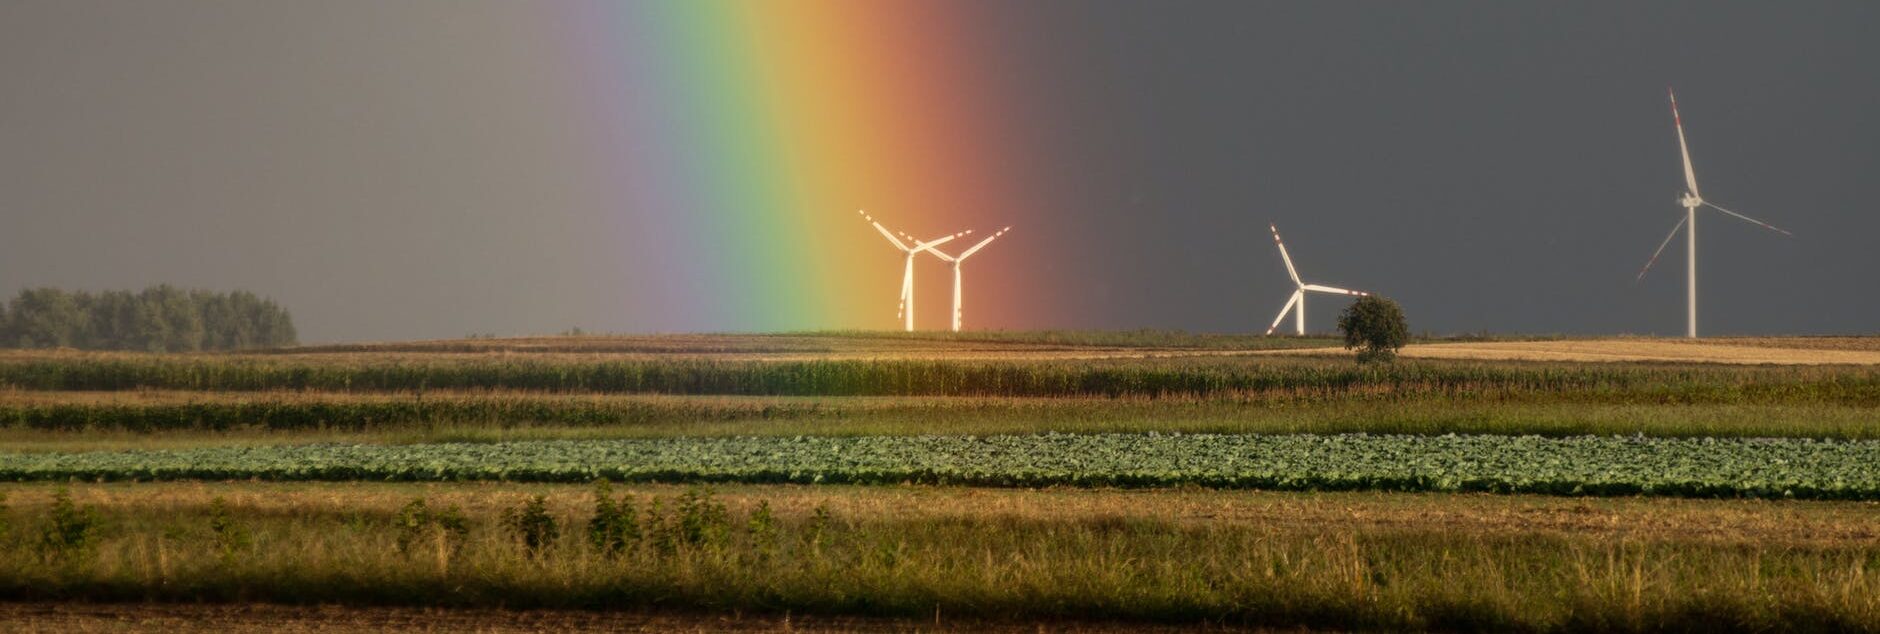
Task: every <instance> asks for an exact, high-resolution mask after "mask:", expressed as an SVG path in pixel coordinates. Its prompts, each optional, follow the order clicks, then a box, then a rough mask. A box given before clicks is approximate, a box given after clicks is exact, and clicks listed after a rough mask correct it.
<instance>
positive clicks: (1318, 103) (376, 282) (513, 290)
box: [0, 1, 1880, 341]
mask: <svg viewBox="0 0 1880 634" xmlns="http://www.w3.org/2000/svg"><path fill="white" fill-rule="evenodd" d="M991 6H992V7H993V9H992V10H989V11H986V12H982V13H984V14H985V15H987V16H989V18H990V19H988V21H987V22H986V23H985V24H982V25H979V27H980V28H981V29H983V31H982V35H983V37H984V38H985V40H986V41H987V42H989V43H991V44H990V45H992V46H996V47H997V50H1000V51H1007V52H1008V53H1007V59H1006V60H1005V61H1007V62H1009V63H1007V64H1004V65H1001V66H1000V67H998V68H988V69H985V72H987V73H993V74H997V75H998V77H997V80H998V81H999V82H1002V83H1004V84H1007V85H1015V86H1023V87H1025V88H1024V92H1025V93H1027V94H1028V95H1031V96H1032V98H1028V99H1025V100H1023V101H1022V103H1021V104H1020V106H1021V108H1020V109H1019V110H1017V111H1015V112H1014V114H1013V116H1015V117H1016V118H1017V119H1018V122H1017V123H1018V124H1019V125H1017V126H1015V128H1016V129H1019V130H1022V131H1023V132H1021V134H1022V135H1023V137H1022V138H1020V139H1016V140H1015V141H1017V142H1021V143H1024V144H1026V146H1027V147H1030V148H1032V150H1033V152H1032V154H1033V155H1035V156H1040V157H1045V159H1046V160H1045V161H1044V163H1043V164H1041V165H1038V166H1035V167H1034V168H1032V169H1031V170H1030V173H1031V174H1033V175H1035V176H1037V178H1038V182H1037V183H1036V186H1037V187H1039V188H1044V189H1045V190H1047V191H1049V192H1050V195H1048V196H1044V197H1042V198H1043V199H1047V200H1055V201H1061V204H1059V205H1056V206H1054V207H1053V208H1048V209H1039V210H1035V212H1034V213H1032V214H1031V215H1029V216H1027V217H1024V218H1022V219H1021V222H1020V224H1022V225H1023V226H1025V227H1028V228H1031V231H1032V233H1031V235H1033V236H1037V238H1035V239H1041V240H1042V239H1049V240H1057V241H1063V242H1066V243H1068V244H1070V245H1072V246H1070V247H1062V246H1060V247H1058V248H1052V249H1049V251H1050V252H1052V253H1054V254H1059V255H1060V256H1061V257H1057V258H1054V259H1052V260H1050V261H1032V260H1026V259H1024V257H1023V256H1012V258H1013V259H1012V260H1011V261H1010V262H1009V264H1010V265H1013V266H1018V265H1026V266H1037V267H1043V268H1044V269H1045V271H1044V272H1043V273H1042V274H1040V275H1039V276H1038V277H1039V278H1040V279H1047V280H1054V283H1055V284H1060V285H1063V286H1064V287H1065V288H1061V289H1058V290H1057V291H1056V292H1057V293H1058V294H1059V295H1060V296H1062V297H1063V298H1064V299H1063V302H1064V310H1063V311H1062V316H1061V319H1059V320H1057V321H1055V322H1054V323H1016V322H1010V321H1009V320H1008V323H995V324H991V325H994V326H1007V327H1100V328H1135V327H1166V328H1185V329H1190V330H1209V331H1229V330H1231V331H1246V330H1260V329H1264V328H1265V326H1266V324H1267V322H1268V321H1270V320H1271V319H1272V316H1273V314H1274V313H1275V312H1276V311H1277V310H1278V309H1279V306H1280V304H1281V303H1282V302H1283V301H1284V300H1285V297H1286V294H1287V293H1288V292H1290V284H1289V282H1288V281H1287V280H1286V278H1285V273H1284V270H1283V269H1282V268H1281V266H1280V263H1279V260H1278V256H1277V255H1276V253H1275V252H1274V250H1273V248H1272V245H1271V241H1270V239H1269V238H1268V237H1267V234H1266V224H1267V223H1268V222H1276V223H1278V224H1279V226H1280V229H1281V231H1282V232H1283V233H1284V235H1285V237H1286V239H1287V244H1288V247H1289V248H1290V249H1291V250H1292V252H1293V254H1294V257H1295V260H1296V262H1297V263H1298V264H1299V265H1300V267H1301V269H1302V273H1304V274H1305V275H1306V276H1307V277H1308V278H1310V279H1309V280H1308V281H1318V282H1323V283H1326V284H1335V285H1349V286H1354V287H1359V288H1366V289H1374V290H1378V291H1380V292H1383V293H1384V294H1387V295H1389V296H1392V297H1394V298H1396V299H1398V300H1399V301H1401V302H1402V303H1403V304H1404V306H1405V309H1406V312H1407V313H1408V314H1409V315H1410V316H1411V320H1412V327H1413V328H1414V329H1416V330H1419V331H1430V332H1439V333H1448V332H1473V331H1482V330H1487V331H1493V332H1561V333H1621V332H1629V333H1658V334H1679V333H1681V331H1682V327H1683V303H1684V295H1683V275H1684V265H1683V258H1684V251H1683V248H1682V239H1680V240H1679V241H1678V242H1677V243H1674V244H1673V246H1672V247H1671V248H1669V249H1668V250H1667V252H1666V255H1665V256H1664V259H1662V260H1661V261H1660V262H1659V265H1658V268H1656V269H1654V271H1653V273H1652V275H1651V276H1649V277H1647V278H1646V280H1645V281H1644V282H1643V283H1638V284H1635V283H1634V282H1633V276H1634V274H1635V273H1636V272H1637V271H1638V269H1639V267H1640V266H1641V265H1642V264H1643V263H1644V261H1645V259H1646V258H1647V257H1648V256H1649V255H1650V253H1651V251H1652V249H1653V248H1654V247H1656V246H1657V245H1658V243H1659V241H1660V240H1661V239H1663V238H1664V235H1665V233H1666V232H1667V231H1669V230H1670V229H1671V226H1672V224H1673V223H1675V222H1676V220H1677V218H1678V216H1679V214H1681V213H1682V210H1681V208H1679V207H1677V206H1676V203H1675V202H1674V201H1675V199H1676V197H1677V195H1678V193H1679V191H1680V190H1681V189H1682V185H1681V175H1680V171H1679V166H1678V162H1677V161H1678V159H1677V154H1676V139H1675V137H1674V136H1673V131H1672V129H1671V120H1670V115H1669V112H1668V108H1667V106H1666V103H1665V88H1666V86H1667V85H1671V86H1675V87H1676V88H1677V90H1678V96H1679V101H1680V105H1681V106H1682V108H1683V111H1684V117H1685V123H1686V126H1687V130H1686V131H1687V133H1688V134H1689V135H1690V142H1691V145H1692V150H1693V154H1694V157H1693V158H1694V160H1695V162H1696V165H1697V171H1698V178H1699V182H1700V185H1702V186H1703V189H1704V193H1705V196H1706V198H1708V199H1710V200H1712V201H1714V202H1717V203H1719V204H1722V205H1724V206H1726V207H1730V208H1732V209H1735V210H1737V211H1741V212H1743V213H1747V214H1749V215H1751V216H1755V217H1758V218H1761V219H1763V220H1765V221H1768V222H1770V223H1772V224H1775V225H1777V226H1781V227H1784V228H1787V229H1789V230H1791V231H1793V232H1794V233H1795V236H1794V237H1785V236H1780V235H1776V234H1773V233H1769V232H1767V231H1764V230H1762V229H1759V228H1756V227H1754V226H1751V225H1748V224H1746V223H1742V222H1740V221H1737V220H1734V219H1730V218H1728V217H1726V216H1723V215H1721V214H1716V213H1705V214H1703V215H1700V225H1699V240H1700V244H1699V247H1700V257H1701V259H1700V265H1701V266H1700V270H1701V273H1702V282H1703V286H1702V287H1701V289H1700V292H1701V295H1700V297H1701V299H1702V304H1701V311H1702V318H1703V322H1702V327H1703V329H1704V331H1705V333H1706V334H1725V333H1769V334H1774V333H1873V332H1875V331H1877V330H1880V328H1877V327H1876V326H1877V325H1880V294H1876V293H1874V292H1873V291H1874V289H1875V287H1876V284H1875V282H1874V281H1873V279H1874V274H1875V273H1876V272H1880V248H1876V246H1875V243H1876V238H1877V237H1880V215H1876V214H1875V212H1874V204H1873V203H1872V202H1871V199H1870V196H1871V195H1872V194H1873V193H1874V192H1875V190H1876V184H1875V182H1874V181H1875V179H1874V178H1873V175H1874V174H1875V173H1876V169H1880V151H1877V150H1876V141H1880V82H1876V80H1875V77H1876V76H1880V73H1876V72H1875V71H1876V68H1877V67H1880V37H1875V34H1876V33H1880V4H1876V3H1871V2H1859V3H1857V2H1847V3H1814V2H1805V3H1771V2H1755V3H1737V2H1731V3H1714V2H1703V3H1667V2H1651V3H1646V2H1616V3H1577V4H1566V3H1547V4H1529V3H1500V2H1468V3H1458V2H1444V3H1398V2H1383V3H1342V2H1340V3H1335V2H1312V3H1285V4H1271V3H1250V2H1233V3H1226V2H1221V3H1214V2H1177V3H1169V2H1135V3H1122V2H1058V1H1054V2H1001V3H996V4H993V5H991ZM526 10H527V9H522V8H518V6H516V5H506V4H501V3H496V4H484V3H471V2H399V3H389V4H388V3H266V2H262V3H197V2H141V3H132V2H106V3H93V2H39V1H25V2H21V1H14V2H7V3H4V4H0V90H3V91H4V92H3V93H0V292H5V293H7V294H9V295H10V294H11V293H13V292H16V291H17V290H18V289H19V288H21V287H25V286H37V285H56V286H65V287H72V288H89V289H100V288H127V287H141V286H143V285H146V284H150V283H155V282H159V281H168V282H173V283H177V284H181V285H185V286H194V287H208V288H232V287H243V288H248V289H251V290H255V291H257V292H260V293H263V294H267V295H271V296H273V297H275V298H277V299H279V300H281V301H282V302H283V303H285V304H286V305H287V306H288V307H289V308H290V309H291V310H292V311H293V312H294V314H295V316H296V319H297V321H298V322H299V324H300V326H301V330H302V333H303V335H304V337H303V338H304V339H306V340H309V341H331V340H350V339H397V338H417V337H452V336H459V335H462V334H465V333H468V332H493V333H498V334H525V333H541V332H554V331H558V330H560V329H562V328H565V327H567V326H569V325H575V324H578V325H580V326H582V327H584V328H587V329H589V330H605V331H642V330H651V329H660V330H671V329H674V328H673V324H649V323H635V322H634V321H633V319H632V318H631V317H629V316H624V315H619V314H616V313H615V312H613V311H611V310H610V307H613V306H615V305H617V302H614V301H610V300H608V299H606V298H604V297H600V296H601V295H604V294H605V292H606V288H604V287H603V286H601V285H600V282H598V281H597V282H594V283H583V280H584V279H586V277H584V273H583V271H586V270H590V269H591V268H592V267H595V266H604V265H606V264H607V263H608V262H611V260H608V259H606V258H602V257H599V256H597V255H593V254H592V252H593V251H598V250H602V249H605V248H607V246H608V245H606V244H605V243H604V242H603V241H601V240H599V239H595V240H593V241H592V242H582V241H580V240H575V241H572V242H571V241H570V240H569V238H568V236H571V235H572V236H579V235H583V234H584V233H589V232H586V231H584V227H586V226H587V225H588V224H589V223H593V222H595V218H596V217H597V215H598V214H600V213H602V212H601V211H600V210H597V209H595V208H594V206H595V205H597V204H599V203H598V202H596V201H593V200H589V199H587V198H584V197H582V196H578V195H573V194H569V193H567V192H569V191H581V190H583V189H584V186H583V184H582V183H580V182H579V181H580V179H582V178H600V177H601V176H598V175H591V174H587V173H586V172H584V171H582V170H581V169H577V168H575V167H572V166H568V165H561V164H557V162H556V160H557V159H556V157H557V156H558V153H557V152H556V151H555V148H557V147H560V146H561V145H563V144H565V143H567V142H568V140H569V139H570V138H573V137H578V136H580V135H581V134H583V132H582V131H581V130H579V129H568V128H567V127H566V126H565V125H564V123H565V122H556V121H542V122H534V121H532V120H531V117H539V116H541V115H540V111H539V110H532V109H530V108H529V107H527V104H528V102H529V99H528V95H529V94H530V91H531V89H536V88H540V89H543V90H546V89H547V88H546V87H544V86H535V85H532V84H531V83H530V82H531V80H530V79H528V78H529V77H531V76H532V73H531V72H530V69H536V68H542V67H547V66H550V65H552V63H551V62H550V61H547V60H546V58H547V57H549V56H552V55H553V54H554V53H553V52H552V51H545V50H542V47H541V46H539V42H532V41H529V40H527V39H522V38H520V36H513V34H512V30H508V29H504V28H500V27H501V25H502V24H504V23H505V22H506V21H511V20H515V19H517V18H518V17H520V14H521V13H522V12H524V11H526ZM495 76H500V77H503V78H504V79H503V81H501V82H486V81H479V79H480V78H483V77H495ZM543 81H546V80H543ZM331 91H342V92H343V93H344V94H345V95H347V98H346V99H345V100H343V101H335V100H332V99H325V100H320V99H315V98H314V97H316V96H318V95H322V94H325V93H328V92H331ZM205 95H206V97H205ZM440 95H443V96H444V98H445V99H447V101H448V102H449V103H451V104H453V107H450V108H436V107H433V104H434V103H435V102H436V100H437V99H438V98H439V96H440ZM310 103H315V104H319V105H318V107H317V108H315V107H313V106H310V105H309V104H310ZM310 109H311V110H310ZM360 112H366V113H370V116H369V117H366V118H365V120H366V121H368V122H369V124H367V125H360V124H358V121H359V118H358V117H357V116H356V115H358V114H359V113H360ZM349 117H351V119H349ZM492 117H494V118H498V119H501V120H504V121H506V122H508V123H510V124H511V125H502V126H487V125H482V124H481V122H486V121H489V120H490V119H491V118H492ZM342 120H346V121H351V122H352V123H350V124H348V125H345V126H336V125H328V124H331V123H332V122H335V121H342ZM284 122H285V123H287V124H285V125H284ZM323 122H325V123H323ZM283 153H291V154H292V155H293V156H294V157H295V160H293V161H282V160H280V159H279V157H280V155H282V154H283ZM387 174H397V175H399V177H398V178H392V177H389V176H387ZM519 208H526V209H528V210H529V211H528V212H527V213H526V214H522V213H517V212H515V211H512V210H515V209H519ZM365 209H373V210H386V209H390V210H394V211H390V212H385V213H378V212H373V213H368V212H366V211H363V210H365ZM1023 235H1027V234H1014V239H1015V241H1016V238H1018V237H1020V236H1023ZM1047 236H1048V237H1047ZM1011 248H1013V249H1015V250H1016V249H1018V247H1016V246H1014V247H1011ZM1015 252H1019V251H1015ZM543 253H552V254H553V255H552V256H549V257H544V256H542V255H540V254H543ZM989 253H990V252H989ZM492 261H494V262H501V263H502V266H500V267H490V266H487V265H486V264H481V263H488V262H492ZM420 264H422V265H420ZM587 277H591V276H587ZM929 288H931V287H929ZM996 292H999V293H1016V292H1024V291H1023V289H1010V288H1003V289H999V290H997V291H996ZM933 297H936V298H937V297H938V295H935V296H933ZM997 299H998V298H997V297H993V298H988V299H987V303H989V304H996V303H997ZM930 301H931V300H930ZM1336 307H1337V302H1334V301H1329V300H1319V301H1316V302H1315V303H1314V304H1313V311H1312V318H1313V319H1312V326H1313V327H1314V328H1315V329H1327V328H1329V327H1330V321H1331V318H1332V313H1333V312H1334V311H1335V309H1336ZM995 314H996V313H995Z"/></svg>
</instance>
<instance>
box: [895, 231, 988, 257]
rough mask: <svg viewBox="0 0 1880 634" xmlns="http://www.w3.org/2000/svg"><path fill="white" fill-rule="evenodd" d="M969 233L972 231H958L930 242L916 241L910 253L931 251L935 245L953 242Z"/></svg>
mask: <svg viewBox="0 0 1880 634" xmlns="http://www.w3.org/2000/svg"><path fill="white" fill-rule="evenodd" d="M967 233H972V232H971V231H968V232H965V233H956V234H953V235H950V236H942V237H940V238H938V239H935V240H932V241H928V242H916V243H914V248H913V249H910V250H909V251H908V253H920V252H921V251H930V250H932V249H933V248H934V247H937V246H940V245H942V244H946V243H948V242H952V241H953V239H954V238H958V237H960V236H963V235H966V234H967Z"/></svg>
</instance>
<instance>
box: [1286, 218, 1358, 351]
mask: <svg viewBox="0 0 1880 634" xmlns="http://www.w3.org/2000/svg"><path fill="white" fill-rule="evenodd" d="M1267 228H1268V229H1272V230H1273V244H1277V245H1279V257H1280V259H1282V260H1285V261H1286V274H1287V275H1290V276H1292V281H1293V284H1295V285H1297V286H1298V287H1299V288H1297V289H1295V290H1293V293H1292V298H1291V299H1288V300H1286V307H1285V308H1281V309H1279V316H1278V317H1274V318H1273V325H1271V326H1267V328H1266V334H1268V335H1271V334H1273V331H1274V330H1278V329H1279V323H1280V322H1282V321H1285V320H1286V313H1288V312H1291V313H1292V314H1293V332H1295V333H1296V334H1301V335H1303V334H1306V291H1311V292H1314V293H1327V294H1331V295H1353V296H1358V297H1363V296H1365V295H1370V293H1366V292H1364V291H1348V290H1345V289H1342V288H1334V287H1331V286H1320V285H1318V284H1307V283H1305V282H1303V281H1301V280H1300V279H1299V270H1298V269H1295V268H1293V263H1292V256H1290V255H1287V254H1286V243H1285V242H1281V241H1280V239H1279V227H1275V226H1273V225H1267ZM1295 307H1297V308H1298V310H1294V308H1295Z"/></svg>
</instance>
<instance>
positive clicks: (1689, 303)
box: [1634, 88, 1794, 339]
mask: <svg viewBox="0 0 1880 634" xmlns="http://www.w3.org/2000/svg"><path fill="white" fill-rule="evenodd" d="M1665 92H1666V93H1668V94H1670V96H1671V123H1672V125H1673V126H1676V127H1677V129H1678V152H1679V153H1680V154H1682V155H1683V156H1684V186H1685V188H1686V190H1685V192H1684V194H1683V195H1682V196H1679V197H1678V205H1680V206H1682V207H1684V217H1683V218H1682V219H1679V220H1678V224H1676V225H1672V227H1671V233H1670V234H1669V235H1666V236H1665V241H1664V242H1660V243H1658V250H1657V251H1653V252H1652V258H1651V259H1650V260H1646V261H1645V268H1643V269H1639V272H1638V280H1634V282H1635V283H1636V282H1637V281H1639V280H1644V279H1645V272H1646V271H1650V270H1652V264H1655V263H1657V262H1658V255H1659V254H1661V253H1664V252H1665V246H1666V245H1669V244H1671V239H1672V238H1676V237H1678V230H1679V229H1686V231H1685V233H1684V238H1685V240H1684V244H1685V252H1684V256H1685V288H1686V294H1687V298H1686V300H1685V306H1684V317H1685V323H1684V336H1685V337H1688V338H1691V339H1696V338H1697V208H1698V207H1709V208H1711V209H1715V210H1717V211H1721V212H1723V213H1726V214H1730V215H1732V216H1736V217H1737V218H1740V219H1743V220H1745V221H1748V222H1750V223H1751V224H1754V225H1756V226H1758V227H1762V228H1764V229H1768V230H1770V231H1774V232H1777V233H1780V234H1783V235H1794V234H1792V233H1789V232H1787V231H1784V230H1782V229H1778V228H1776V227H1774V226H1771V225H1770V224H1768V223H1766V222H1763V221H1761V220H1757V219H1755V218H1751V217H1749V216H1745V215H1743V214H1739V213H1736V212H1734V211H1730V210H1728V209H1724V208H1722V207H1719V206H1717V204H1716V203H1713V202H1710V201H1708V200H1704V197H1703V196H1699V195H1698V193H1697V172H1696V171H1694V170H1692V169H1691V148H1690V146H1689V145H1686V144H1685V142H1684V118H1683V117H1680V116H1678V94H1677V93H1675V92H1671V89H1669V88H1667V89H1665Z"/></svg>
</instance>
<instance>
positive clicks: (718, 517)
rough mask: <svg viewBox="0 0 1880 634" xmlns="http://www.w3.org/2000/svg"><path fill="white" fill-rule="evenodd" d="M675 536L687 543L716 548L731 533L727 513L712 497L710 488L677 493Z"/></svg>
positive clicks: (722, 544)
mask: <svg viewBox="0 0 1880 634" xmlns="http://www.w3.org/2000/svg"><path fill="white" fill-rule="evenodd" d="M674 511H675V512H677V513H678V514H679V518H678V521H679V538H680V539H681V540H682V541H683V542H684V543H685V545H687V546H693V547H706V548H718V547H721V546H724V544H725V541H726V538H727V537H729V536H730V534H731V518H730V513H728V512H727V511H726V510H725V505H724V504H723V503H721V502H719V501H717V500H715V499H712V493H711V491H710V490H705V491H700V490H698V489H693V490H690V491H686V492H685V494H684V495H681V496H679V504H678V508H676V509H674Z"/></svg>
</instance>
